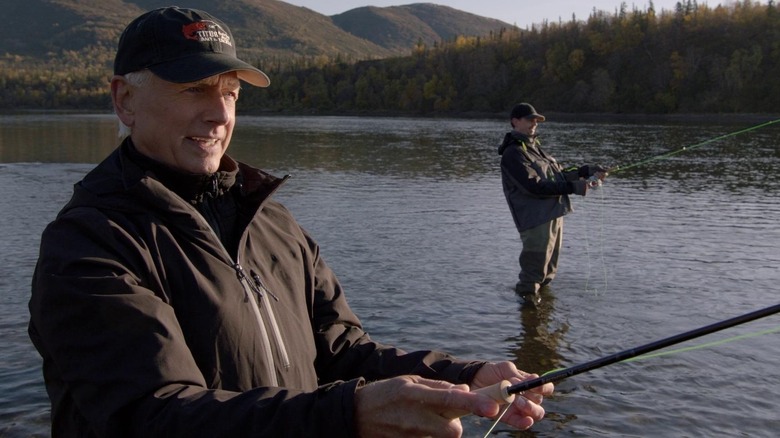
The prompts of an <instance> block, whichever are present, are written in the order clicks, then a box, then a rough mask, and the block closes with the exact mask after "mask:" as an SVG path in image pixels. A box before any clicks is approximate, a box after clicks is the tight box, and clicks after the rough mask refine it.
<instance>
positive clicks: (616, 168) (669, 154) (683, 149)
mask: <svg viewBox="0 0 780 438" xmlns="http://www.w3.org/2000/svg"><path fill="white" fill-rule="evenodd" d="M778 122H780V119H777V120H772V121H769V122H765V123H761V124H758V125H755V126H751V127H750V128H745V129H741V130H739V131H734V132H731V133H729V134H724V135H720V136H718V137H714V138H711V139H709V140H705V141H703V142H701V143H696V144H692V145H688V146H683V147H681V148H680V149H677V150H674V151H671V152H666V153H663V154H660V155H656V156H653V157H650V158H645V159H644V160H641V161H637V162H636V163H633V164H628V165H625V166H614V167H612V168H610V169H609V173H615V172H621V171H623V170H628V169H632V168H634V167H639V166H643V165H645V164H647V163H650V162H653V161H656V160H663V159H666V158H669V157H673V156H675V155H678V154H681V153H683V152H686V151H690V150H693V149H698V148H700V147H702V146H705V145H708V144H710V143H713V142H716V141H718V140H723V139H725V138H729V137H734V136H735V135H739V134H744V133H746V132H751V131H755V130H757V129H761V128H763V127H765V126H769V125H772V124H774V123H778Z"/></svg>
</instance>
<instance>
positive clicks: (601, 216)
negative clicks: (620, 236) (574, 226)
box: [585, 187, 607, 296]
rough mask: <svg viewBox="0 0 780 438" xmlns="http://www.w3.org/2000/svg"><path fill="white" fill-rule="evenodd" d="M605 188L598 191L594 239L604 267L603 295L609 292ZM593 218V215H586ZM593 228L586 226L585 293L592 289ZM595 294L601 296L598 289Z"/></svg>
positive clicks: (594, 288) (594, 290)
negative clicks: (596, 228)
mask: <svg viewBox="0 0 780 438" xmlns="http://www.w3.org/2000/svg"><path fill="white" fill-rule="evenodd" d="M603 190H604V188H603V187H600V190H598V193H599V198H598V202H596V208H597V209H598V211H599V215H598V218H597V219H598V220H597V222H598V232H599V233H598V234H599V236H598V238H597V239H594V241H595V242H597V243H599V245H598V259H599V260H600V262H601V263H600V264H601V267H602V270H603V271H604V272H603V273H604V287H603V293H606V291H607V262H606V258H605V256H604V222H605V219H604V208H603V207H604V205H605V202H606V201H605V196H604V191H603ZM586 216H589V217H590V216H591V215H586ZM590 229H591V227H589V226H588V224H585V257H586V258H587V262H586V263H587V272H586V275H585V292H588V289H589V288H590V277H591V274H592V264H591V259H592V257H591V252H590V240H591V239H590V232H589V230H590ZM593 293H594V295H595V296H598V295H600V294H599V290H598V288H597V287H593Z"/></svg>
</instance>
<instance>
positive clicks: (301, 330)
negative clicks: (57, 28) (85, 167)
mask: <svg viewBox="0 0 780 438" xmlns="http://www.w3.org/2000/svg"><path fill="white" fill-rule="evenodd" d="M235 50H236V49H235V44H234V41H233V37H232V35H231V33H230V31H229V30H228V28H227V26H225V25H224V24H223V23H222V22H221V21H219V20H217V19H216V18H214V17H212V16H210V15H209V14H207V13H205V12H202V11H197V10H192V9H180V8H162V9H158V10H155V11H151V12H149V13H146V14H144V15H142V16H140V17H139V18H137V19H136V20H134V21H133V22H132V23H131V24H130V25H129V26H128V27H127V28H126V29H125V31H124V33H123V34H122V37H121V38H120V42H119V48H118V51H117V55H116V59H115V64H114V73H115V75H114V76H113V77H112V80H111V95H112V100H113V104H114V111H115V112H116V114H117V116H118V118H119V119H120V121H121V123H122V125H123V126H124V128H125V129H126V130H127V131H128V132H129V137H127V138H125V140H124V141H123V142H122V144H121V145H120V146H119V148H117V149H116V150H115V151H114V152H113V153H112V154H111V155H110V156H109V157H107V158H106V159H105V160H104V161H103V162H102V163H100V164H99V165H98V166H97V167H95V169H93V170H92V171H91V172H89V173H88V174H87V175H86V176H85V177H84V179H83V180H82V181H80V182H79V183H78V184H76V186H75V188H74V193H73V197H72V198H71V200H70V202H69V203H68V204H67V205H66V206H65V207H64V208H63V209H62V211H61V212H60V213H59V214H58V216H57V218H56V219H55V220H54V221H53V222H52V223H51V224H49V226H48V227H47V228H46V230H45V231H44V234H43V236H42V240H41V249H40V256H39V260H38V264H37V266H36V271H35V274H34V278H33V283H32V297H31V299H30V314H31V319H30V327H29V332H30V337H31V339H32V341H33V343H34V345H35V347H36V348H37V349H38V351H39V352H40V354H41V356H42V357H43V373H44V378H45V382H46V388H47V391H48V393H49V397H50V399H51V402H52V435H53V436H54V437H65V436H67V437H112V438H113V437H154V436H159V437H175V436H181V437H198V436H203V437H220V436H224V437H244V436H246V437H250V436H251V437H262V436H269V437H279V436H301V437H304V436H305V437H316V436H347V437H348V436H361V437H370V436H458V435H459V434H460V433H461V430H462V429H461V425H460V422H459V420H458V417H459V416H461V415H465V414H468V413H474V414H477V415H482V416H493V415H496V414H497V412H498V410H499V405H498V403H496V401H494V400H493V399H491V398H490V397H488V396H486V395H483V394H480V393H477V392H472V391H471V390H473V389H478V388H484V387H488V386H491V385H494V384H497V383H499V382H501V381H503V380H509V381H510V382H518V381H521V380H523V379H526V378H528V377H529V375H528V374H526V373H524V372H522V371H519V370H517V369H516V368H515V366H514V364H512V363H511V362H499V363H487V362H478V361H463V360H457V359H455V358H454V357H451V356H449V355H447V354H444V353H440V352H435V351H417V352H411V353H407V352H404V351H402V350H400V349H397V348H394V347H390V346H385V345H382V344H380V343H378V342H376V341H374V340H372V339H371V338H370V337H369V336H368V334H367V333H365V332H364V331H363V329H362V326H361V323H360V320H359V319H358V318H357V316H356V315H355V314H354V313H353V312H352V311H351V309H350V308H349V306H348V304H347V301H346V299H345V297H344V291H343V290H342V289H341V286H340V285H339V282H338V280H337V278H336V276H335V275H334V273H333V272H332V271H331V270H330V268H329V267H328V265H327V264H326V263H325V261H324V260H323V259H322V258H321V257H320V253H319V248H318V246H317V244H316V243H315V241H314V240H313V239H312V238H311V236H309V235H308V234H307V233H306V232H305V231H304V230H303V229H301V227H300V226H299V224H298V223H297V222H296V221H295V220H294V218H293V217H292V216H291V214H290V213H289V212H288V211H287V209H285V208H284V207H283V206H282V205H281V204H279V203H277V202H276V201H274V200H273V199H272V198H271V196H272V194H273V193H274V192H275V191H276V190H278V189H279V187H280V186H281V185H282V184H283V183H284V178H282V179H280V178H276V177H274V176H271V175H269V174H267V173H265V172H263V171H261V170H258V169H255V168H253V167H251V166H248V165H246V164H244V163H239V162H236V161H235V160H233V159H232V158H230V157H229V156H228V155H226V154H225V152H226V150H227V147H228V144H229V143H230V139H231V135H232V132H233V128H234V125H235V120H236V117H235V105H236V100H237V99H238V95H239V89H240V81H244V82H247V83H249V84H252V85H255V86H259V87H265V86H268V85H269V80H268V77H267V76H266V75H265V73H263V72H262V71H260V70H258V69H257V68H255V67H253V66H251V65H249V64H247V63H245V62H243V61H241V60H239V59H238V58H237V57H236V52H235ZM551 392H552V385H550V384H548V385H545V386H543V387H540V388H538V390H536V391H534V392H528V393H526V394H525V395H524V396H523V397H517V398H516V401H514V402H513V403H512V406H511V409H510V411H509V414H508V415H507V416H506V417H505V421H506V422H507V423H509V424H511V425H513V426H515V427H518V428H528V427H530V426H531V425H532V424H533V423H534V421H538V420H540V419H541V418H542V417H543V415H544V410H543V409H542V408H541V406H540V403H541V401H542V396H544V395H548V394H550V393H551Z"/></svg>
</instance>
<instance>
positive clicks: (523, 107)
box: [509, 102, 545, 122]
mask: <svg viewBox="0 0 780 438" xmlns="http://www.w3.org/2000/svg"><path fill="white" fill-rule="evenodd" d="M509 119H510V120H511V119H536V120H538V121H540V122H544V120H545V118H544V116H543V115H541V114H539V113H537V112H536V109H534V107H533V105H531V104H530V103H525V102H524V103H518V104H517V105H515V106H514V108H512V112H511V113H509Z"/></svg>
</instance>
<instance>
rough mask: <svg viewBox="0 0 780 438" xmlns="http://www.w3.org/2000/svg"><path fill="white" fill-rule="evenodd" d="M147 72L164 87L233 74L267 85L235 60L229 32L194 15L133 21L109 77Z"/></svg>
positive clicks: (162, 12)
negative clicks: (162, 81) (158, 79)
mask: <svg viewBox="0 0 780 438" xmlns="http://www.w3.org/2000/svg"><path fill="white" fill-rule="evenodd" d="M147 68H148V69H149V70H151V71H152V73H154V74H155V75H157V76H159V77H160V78H162V79H164V80H166V81H168V82H176V83H185V82H195V81H199V80H201V79H204V78H207V77H210V76H215V75H219V74H222V73H227V72H231V71H235V72H237V74H238V78H239V79H241V80H242V81H245V82H247V83H249V84H252V85H255V86H258V87H267V86H268V85H269V84H270V83H271V81H270V80H269V79H268V76H267V75H266V74H265V73H263V72H262V71H260V70H259V69H258V68H256V67H254V66H252V65H251V64H249V63H246V62H244V61H242V60H240V59H238V57H237V56H236V45H235V40H234V39H233V35H232V34H231V33H230V29H228V27H227V26H226V25H225V24H224V23H223V22H221V21H220V20H218V19H216V18H215V17H213V16H211V15H210V14H208V13H206V12H203V11H199V10H197V9H185V8H178V7H167V8H160V9H155V10H153V11H149V12H146V13H145V14H143V15H141V16H139V17H138V18H136V19H135V20H133V21H132V22H131V23H130V24H129V25H128V26H127V27H126V28H125V30H124V32H122V36H121V37H119V47H118V49H117V52H116V58H115V59H114V74H116V75H124V74H127V73H131V72H134V71H139V70H143V69H147Z"/></svg>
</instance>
